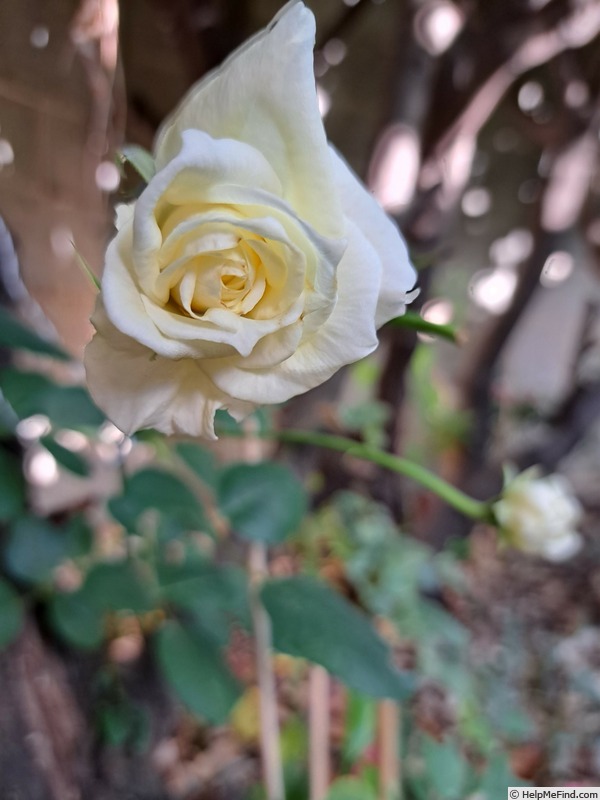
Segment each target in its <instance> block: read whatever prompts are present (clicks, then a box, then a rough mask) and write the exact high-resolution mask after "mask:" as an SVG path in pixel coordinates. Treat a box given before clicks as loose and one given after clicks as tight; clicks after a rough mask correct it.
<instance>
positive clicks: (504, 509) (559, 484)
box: [493, 467, 583, 561]
mask: <svg viewBox="0 0 600 800" xmlns="http://www.w3.org/2000/svg"><path fill="white" fill-rule="evenodd" d="M493 511H494V516H495V517H496V520H497V522H498V524H499V526H500V529H501V531H502V533H503V534H504V536H505V539H506V541H507V542H508V544H511V545H512V546H513V547H516V548H518V549H519V550H523V551H524V552H526V553H533V554H536V555H541V556H544V557H545V558H548V559H550V560H551V561H564V560H565V559H567V558H570V557H571V556H572V555H574V554H575V553H576V552H577V551H578V550H579V548H580V547H581V535H580V534H579V533H578V532H577V530H576V527H577V525H578V524H579V522H580V521H581V518H582V516H583V509H582V507H581V505H580V503H579V501H578V500H577V499H576V498H575V497H574V495H573V492H572V490H571V487H570V485H569V483H568V481H567V480H566V479H565V478H563V477H562V476H561V475H549V476H548V477H546V478H542V477H540V473H539V470H538V469H537V467H533V468H531V469H528V470H526V471H525V472H523V473H521V474H520V475H518V476H517V477H516V478H515V479H514V480H512V481H510V482H509V483H508V486H507V487H506V488H505V489H504V491H503V493H502V498H501V499H500V500H499V501H498V502H496V503H495V504H494V506H493Z"/></svg>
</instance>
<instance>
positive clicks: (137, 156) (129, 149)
mask: <svg viewBox="0 0 600 800" xmlns="http://www.w3.org/2000/svg"><path fill="white" fill-rule="evenodd" d="M120 154H121V156H122V158H123V159H124V160H125V161H127V162H129V163H130V164H131V166H132V167H133V168H134V170H135V171H136V172H137V173H138V175H139V176H140V177H141V178H143V180H144V181H145V182H146V183H150V181H151V180H152V178H153V177H154V175H155V174H156V166H155V164H154V158H153V157H152V154H151V153H149V152H148V151H147V150H146V149H145V148H143V147H140V145H139V144H126V145H124V147H122V148H121V153H120Z"/></svg>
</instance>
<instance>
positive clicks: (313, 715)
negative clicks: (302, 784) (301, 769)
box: [308, 664, 330, 800]
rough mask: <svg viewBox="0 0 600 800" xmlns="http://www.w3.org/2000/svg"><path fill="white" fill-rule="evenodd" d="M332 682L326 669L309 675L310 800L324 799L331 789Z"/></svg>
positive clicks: (311, 669) (318, 668) (315, 670)
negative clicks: (330, 691)
mask: <svg viewBox="0 0 600 800" xmlns="http://www.w3.org/2000/svg"><path fill="white" fill-rule="evenodd" d="M329 689H330V680H329V674H328V673H327V671H326V670H325V669H323V667H320V666H318V665H316V664H315V665H313V666H312V667H311V668H310V674H309V696H308V715H309V739H310V753H309V759H310V765H309V771H310V800H323V799H324V797H325V796H326V794H327V790H328V789H329V735H330V724H329V723H330V704H329V700H330V698H329Z"/></svg>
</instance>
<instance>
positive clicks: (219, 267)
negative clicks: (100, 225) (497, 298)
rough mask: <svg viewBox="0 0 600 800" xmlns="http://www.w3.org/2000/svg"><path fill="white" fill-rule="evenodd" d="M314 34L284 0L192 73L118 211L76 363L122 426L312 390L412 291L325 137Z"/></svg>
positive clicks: (187, 427) (250, 405)
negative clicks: (138, 190)
mask: <svg viewBox="0 0 600 800" xmlns="http://www.w3.org/2000/svg"><path fill="white" fill-rule="evenodd" d="M314 33H315V24H314V18H313V15H312V14H311V13H310V11H308V9H307V8H305V6H304V5H303V4H302V3H292V4H289V5H288V6H286V7H285V8H284V9H283V11H282V12H281V13H280V14H279V15H278V16H277V17H276V18H275V20H274V21H273V22H272V24H271V25H270V26H269V28H268V29H267V30H265V31H263V32H261V33H259V34H258V35H257V36H255V37H254V38H253V39H251V40H250V41H249V42H247V43H246V44H245V45H244V46H243V47H242V48H241V49H239V50H238V51H237V52H235V53H234V54H233V55H232V56H231V57H230V58H229V59H228V60H227V61H226V62H225V63H224V64H223V66H222V67H221V68H220V69H217V70H216V71H214V72H212V73H211V74H210V75H208V77H206V78H205V79H204V80H202V81H201V82H200V83H198V84H197V85H196V86H195V87H193V88H192V90H191V91H190V93H189V94H188V95H187V97H186V98H185V99H184V100H183V102H182V103H181V105H180V106H179V108H178V109H177V110H176V111H175V112H174V113H173V115H172V116H171V117H170V118H169V119H168V120H167V121H166V123H165V124H164V125H163V127H162V129H161V131H160V132H159V135H158V137H157V141H156V145H155V158H156V168H157V171H156V175H155V176H154V177H153V178H152V180H151V181H150V183H149V184H148V186H147V187H146V189H145V190H144V192H143V193H142V195H141V196H140V198H139V199H138V200H137V202H136V203H135V204H134V205H132V206H129V207H127V208H126V209H124V210H123V211H122V212H121V213H120V214H118V215H117V229H118V231H117V234H116V237H115V238H114V240H113V241H112V242H111V244H110V245H109V247H108V251H107V254H106V263H105V267H104V275H103V278H102V293H101V297H100V299H99V302H98V306H97V309H96V312H95V314H94V317H93V320H92V321H93V323H94V326H95V327H96V330H97V333H96V335H95V337H94V339H93V340H92V342H91V343H90V344H89V345H88V347H87V351H86V356H85V364H86V369H87V376H88V382H89V386H90V390H91V393H92V395H93V397H94V399H95V400H96V402H97V403H98V405H99V406H100V407H101V408H102V409H103V410H104V411H105V412H106V413H107V415H108V416H109V417H110V419H111V420H112V421H113V422H114V423H115V424H116V425H117V426H118V427H119V428H121V429H122V430H123V431H126V432H128V433H131V432H134V431H136V430H138V429H140V428H147V427H153V428H157V429H158V430H160V431H163V432H164V433H167V434H171V433H184V434H189V435H192V436H204V437H209V438H214V428H213V420H214V415H215V411H216V410H217V409H220V408H224V409H227V410H228V411H229V413H230V414H231V415H232V416H233V417H235V418H236V419H240V418H242V417H244V416H245V415H247V414H248V413H250V412H251V411H252V410H253V409H254V408H256V407H257V406H258V405H261V404H264V403H280V402H282V401H284V400H288V399H289V398H290V397H293V396H294V395H297V394H300V393H302V392H306V391H307V390H308V389H311V388H313V387H314V386H317V385H318V384H320V383H322V382H323V381H325V380H327V379H328V378H329V377H331V375H333V374H334V372H336V371H337V370H338V369H340V367H342V366H343V365H345V364H349V363H351V362H354V361H357V360H358V359H361V358H363V357H364V356H366V355H368V354H369V353H370V352H372V351H373V350H374V349H375V347H376V346H377V335H376V330H377V328H378V327H380V326H381V325H383V324H384V323H385V322H387V321H388V320H390V319H391V318H393V317H395V316H398V315H400V314H402V313H403V312H404V310H405V304H406V303H407V302H409V301H410V300H411V299H412V297H413V296H414V294H411V293H410V290H411V289H412V287H413V285H414V283H415V272H414V270H413V267H412V266H411V264H410V262H409V259H408V255H407V251H406V247H405V245H404V243H403V241H402V238H401V236H400V234H399V233H398V230H397V228H396V227H395V225H394V224H393V223H392V222H391V220H390V219H389V218H388V217H387V216H386V215H385V214H384V212H383V211H382V210H381V208H380V207H379V205H378V204H377V203H376V201H375V200H374V199H373V198H372V197H371V195H370V194H368V192H367V191H366V190H365V188H364V187H363V186H362V185H361V184H360V183H359V181H358V179H357V178H356V177H355V175H354V174H353V173H352V172H351V170H350V169H349V168H348V166H347V165H346V163H345V162H344V161H343V160H342V159H341V158H340V156H339V155H338V154H337V153H336V152H335V151H334V150H333V149H332V148H331V147H329V145H328V144H327V141H326V137H325V132H324V129H323V124H322V121H321V117H320V115H319V110H318V104H317V96H316V90H315V81H314V76H313V45H314Z"/></svg>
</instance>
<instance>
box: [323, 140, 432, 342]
mask: <svg viewBox="0 0 600 800" xmlns="http://www.w3.org/2000/svg"><path fill="white" fill-rule="evenodd" d="M331 154H332V161H333V165H334V169H335V178H336V181H337V184H338V187H339V189H340V195H341V198H342V204H343V209H344V213H345V214H346V216H347V217H348V219H349V220H351V221H352V222H354V223H355V225H357V226H358V228H360V230H361V231H362V232H363V233H364V235H365V236H366V237H367V238H368V240H369V241H370V243H371V244H372V245H373V247H374V248H375V250H376V251H377V255H378V256H379V259H380V260H381V264H382V266H383V277H382V281H381V294H380V297H379V300H378V302H377V311H376V315H375V325H376V327H377V328H380V327H381V326H382V325H383V324H385V323H386V322H389V320H390V319H393V318H394V317H398V316H400V315H401V314H404V312H405V311H406V303H408V302H410V301H411V300H413V299H414V297H415V296H416V294H415V293H412V292H411V291H410V290H411V289H413V287H414V285H415V283H416V280H417V273H416V272H415V268H414V267H413V266H412V264H411V263H410V259H409V256H408V250H407V249H406V244H405V243H404V239H403V238H402V236H401V235H400V231H399V230H398V228H397V227H396V225H395V224H394V223H393V222H392V220H391V219H390V218H389V217H388V215H387V214H386V213H385V211H384V210H383V209H382V208H381V206H380V205H379V203H378V202H377V200H375V198H374V197H373V196H372V195H371V194H370V193H369V192H368V191H367V190H366V189H365V187H364V186H363V185H362V183H361V182H360V181H359V179H358V178H357V177H356V175H355V174H354V172H353V171H352V169H351V168H350V167H349V166H348V164H346V162H345V161H344V160H343V159H342V157H341V156H340V155H339V153H337V151H336V150H334V149H333V148H331Z"/></svg>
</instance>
